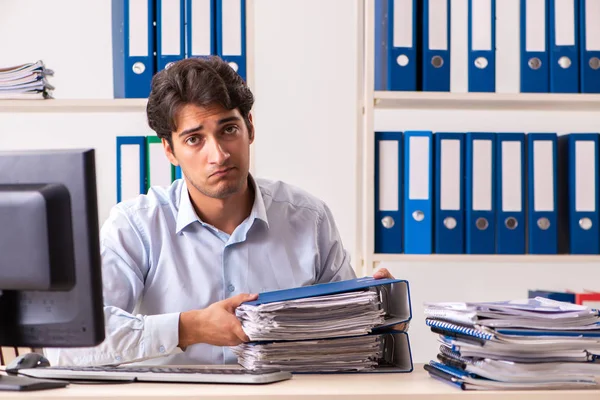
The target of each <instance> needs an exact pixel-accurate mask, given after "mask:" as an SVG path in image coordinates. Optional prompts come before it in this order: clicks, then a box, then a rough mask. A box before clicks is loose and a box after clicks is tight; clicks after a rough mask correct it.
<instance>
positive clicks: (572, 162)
mask: <svg viewBox="0 0 600 400" xmlns="http://www.w3.org/2000/svg"><path fill="white" fill-rule="evenodd" d="M598 142H599V140H598V134H595V133H572V134H567V135H561V136H560V137H559V144H560V147H559V148H560V152H561V153H562V154H561V161H562V162H560V161H559V165H560V166H561V168H564V169H566V173H567V175H566V182H564V183H563V185H565V184H566V186H561V188H560V189H559V190H560V191H561V192H566V193H568V195H567V198H566V199H564V198H562V199H561V200H562V203H561V204H562V206H561V213H560V219H561V220H562V221H561V222H562V223H563V224H565V223H566V224H567V226H568V249H569V253H571V254H600V227H599V224H600V219H599V218H598V187H599V180H598V167H599V164H598ZM565 160H566V163H564V161H565ZM565 189H566V190H565ZM565 200H566V201H565ZM565 231H566V230H561V234H564V233H566V232H565ZM563 240H564V237H563ZM561 244H562V243H561Z"/></svg>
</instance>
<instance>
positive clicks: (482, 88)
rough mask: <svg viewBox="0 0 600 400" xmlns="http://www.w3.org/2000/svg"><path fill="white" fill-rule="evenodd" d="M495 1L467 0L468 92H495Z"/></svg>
mask: <svg viewBox="0 0 600 400" xmlns="http://www.w3.org/2000/svg"><path fill="white" fill-rule="evenodd" d="M495 10H496V0H469V92H495V91H496V57H495V49H496V23H495V19H496V16H495Z"/></svg>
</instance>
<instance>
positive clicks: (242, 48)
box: [216, 0, 246, 80]
mask: <svg viewBox="0 0 600 400" xmlns="http://www.w3.org/2000/svg"><path fill="white" fill-rule="evenodd" d="M216 16H217V24H216V27H217V54H218V55H219V57H221V58H222V59H223V60H225V61H227V62H228V63H229V65H230V66H231V68H233V70H234V71H236V72H237V73H238V74H239V75H240V76H241V77H242V79H244V80H246V0H216Z"/></svg>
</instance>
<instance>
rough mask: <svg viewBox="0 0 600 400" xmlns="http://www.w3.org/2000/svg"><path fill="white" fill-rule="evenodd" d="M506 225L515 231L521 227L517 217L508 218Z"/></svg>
mask: <svg viewBox="0 0 600 400" xmlns="http://www.w3.org/2000/svg"><path fill="white" fill-rule="evenodd" d="M504 225H505V226H506V227H507V228H508V229H510V230H513V229H515V228H516V227H517V226H518V225H519V222H518V221H517V219H516V218H515V217H508V218H506V219H505V220H504Z"/></svg>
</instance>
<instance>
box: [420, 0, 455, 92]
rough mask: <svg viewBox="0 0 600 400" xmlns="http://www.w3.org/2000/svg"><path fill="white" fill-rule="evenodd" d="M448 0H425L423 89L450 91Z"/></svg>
mask: <svg viewBox="0 0 600 400" xmlns="http://www.w3.org/2000/svg"><path fill="white" fill-rule="evenodd" d="M449 2H450V0H425V1H424V3H423V4H424V8H423V45H422V51H423V62H422V66H423V91H432V92H448V91H450V57H451V55H450V7H449Z"/></svg>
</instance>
